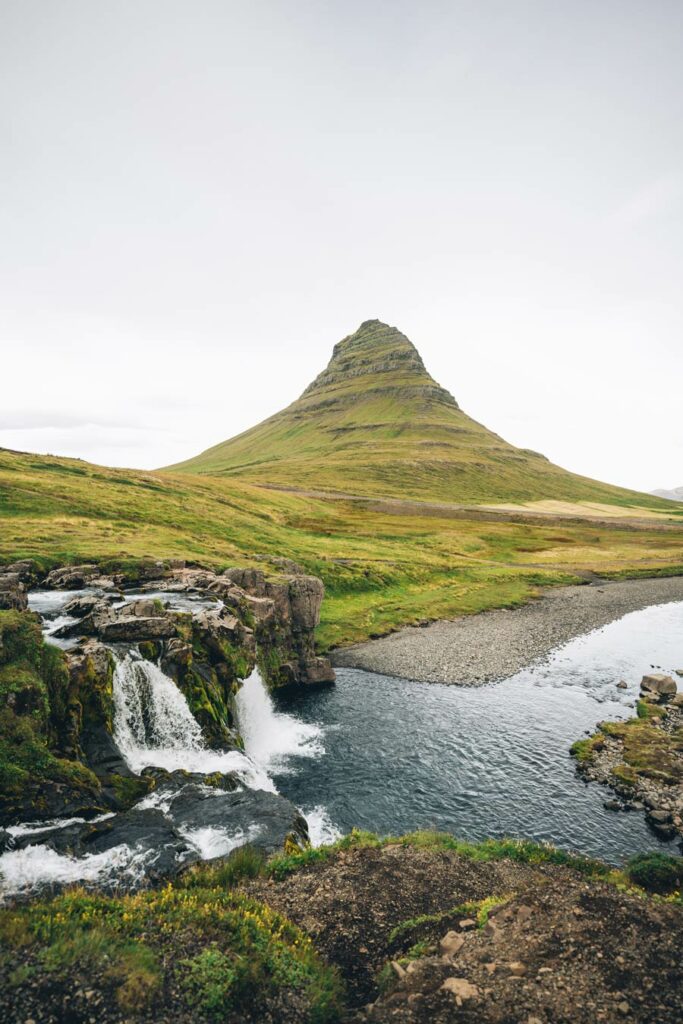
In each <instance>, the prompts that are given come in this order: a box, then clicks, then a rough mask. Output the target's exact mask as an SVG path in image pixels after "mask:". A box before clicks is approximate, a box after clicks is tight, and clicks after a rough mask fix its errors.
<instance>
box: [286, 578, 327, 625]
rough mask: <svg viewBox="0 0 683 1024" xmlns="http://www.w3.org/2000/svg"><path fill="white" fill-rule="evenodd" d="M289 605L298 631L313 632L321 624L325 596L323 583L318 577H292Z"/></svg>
mask: <svg viewBox="0 0 683 1024" xmlns="http://www.w3.org/2000/svg"><path fill="white" fill-rule="evenodd" d="M288 589H289V603H290V608H291V616H292V622H293V624H294V625H295V627H296V628H297V629H301V630H312V629H315V627H316V626H317V625H319V623H320V609H321V607H322V603H323V597H324V596H325V587H324V586H323V581H322V580H320V579H318V577H317V576H290V577H289V588H288Z"/></svg>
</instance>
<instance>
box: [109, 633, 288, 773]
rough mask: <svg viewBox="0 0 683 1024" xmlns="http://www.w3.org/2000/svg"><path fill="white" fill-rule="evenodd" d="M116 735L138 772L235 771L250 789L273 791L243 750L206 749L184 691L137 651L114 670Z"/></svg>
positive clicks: (121, 749)
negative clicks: (151, 767) (152, 768)
mask: <svg viewBox="0 0 683 1024" xmlns="http://www.w3.org/2000/svg"><path fill="white" fill-rule="evenodd" d="M114 739H115V741H116V744H117V746H118V748H119V750H120V751H121V753H122V754H123V756H124V758H125V759H126V761H127V763H128V765H129V766H130V768H131V769H132V770H133V771H134V772H141V771H142V769H143V768H146V767H147V766H149V765H155V766H157V767H159V768H165V769H166V770H167V771H170V772H172V771H176V770H177V769H184V770H185V771H190V772H201V773H202V774H206V775H208V774H211V773H212V772H223V773H227V772H236V773H237V775H238V776H239V777H240V778H241V779H242V781H243V782H244V783H245V785H247V786H249V788H250V789H265V790H269V791H270V792H271V793H274V792H275V786H274V785H273V782H272V781H271V779H270V778H269V777H268V775H267V773H266V772H265V771H264V770H263V768H262V767H261V766H259V765H258V764H256V763H254V761H252V759H251V758H249V757H247V756H245V755H244V754H243V753H241V751H239V750H231V751H228V752H227V753H225V752H222V751H216V750H208V749H207V747H206V745H205V743H204V739H203V737H202V731H201V728H200V727H199V723H198V722H197V720H196V719H195V717H194V715H193V714H192V712H191V711H190V707H189V705H188V703H187V700H186V699H185V696H184V694H183V693H182V692H181V691H180V689H179V688H178V687H177V686H176V684H175V683H174V682H173V680H172V679H170V678H169V677H168V676H167V675H165V673H164V672H162V671H161V669H160V668H159V667H158V666H157V665H154V664H152V662H151V661H146V660H145V659H144V658H141V657H140V656H139V655H137V654H134V653H132V652H131V653H129V654H126V655H125V657H120V658H119V659H118V661H117V665H116V671H115V672H114Z"/></svg>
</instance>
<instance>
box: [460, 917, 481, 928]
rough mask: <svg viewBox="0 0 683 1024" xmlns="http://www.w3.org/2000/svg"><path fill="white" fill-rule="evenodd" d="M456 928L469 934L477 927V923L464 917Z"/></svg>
mask: <svg viewBox="0 0 683 1024" xmlns="http://www.w3.org/2000/svg"><path fill="white" fill-rule="evenodd" d="M458 927H459V928H460V931H461V932H471V931H473V930H474V929H475V928H476V927H477V922H476V921H475V920H474V919H473V918H471V917H465V918H463V920H462V921H459V922H458Z"/></svg>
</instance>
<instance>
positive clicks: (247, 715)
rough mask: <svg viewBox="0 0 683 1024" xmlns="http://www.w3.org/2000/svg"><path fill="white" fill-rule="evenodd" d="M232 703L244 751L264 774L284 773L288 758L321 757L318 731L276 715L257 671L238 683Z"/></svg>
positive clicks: (315, 728)
mask: <svg viewBox="0 0 683 1024" xmlns="http://www.w3.org/2000/svg"><path fill="white" fill-rule="evenodd" d="M236 703H237V719H238V722H239V727H240V733H241V734H242V738H243V739H244V749H245V750H246V752H247V754H249V756H250V757H251V758H252V759H253V760H254V761H256V763H257V764H260V765H261V767H262V768H264V769H265V770H266V771H278V772H283V771H287V770H288V764H287V759H288V758H290V757H292V756H294V757H318V756H319V755H320V754H322V753H324V751H323V747H322V742H321V741H322V729H321V728H320V727H319V726H317V725H311V724H309V723H307V722H301V721H299V719H298V718H294V716H293V715H286V714H283V713H282V712H278V711H276V710H275V705H274V703H273V698H272V697H271V695H270V694H269V693H268V691H267V689H266V687H265V686H264V685H263V680H262V679H261V676H260V675H259V673H258V671H254V672H252V674H251V675H250V676H249V678H248V679H245V681H244V682H243V683H242V686H241V687H240V689H239V691H238V693H237V698H236Z"/></svg>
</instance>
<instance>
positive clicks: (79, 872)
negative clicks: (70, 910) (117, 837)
mask: <svg viewBox="0 0 683 1024" xmlns="http://www.w3.org/2000/svg"><path fill="white" fill-rule="evenodd" d="M157 857H158V853H157V852H156V851H154V850H149V849H147V850H140V849H138V848H136V847H131V846H127V845H126V844H125V843H122V844H121V845H120V846H114V847H112V848H111V850H105V851H104V853H87V854H86V855H85V856H84V857H70V856H68V855H66V854H61V853H57V852H56V851H55V850H51V849H50V848H49V847H48V846H28V847H27V848H26V849H25V850H10V851H9V852H7V853H3V854H2V856H0V879H1V880H2V886H1V895H0V901H1V900H2V899H5V898H7V897H8V896H14V895H16V894H18V893H22V892H23V893H26V892H31V891H33V890H35V889H37V888H39V887H41V886H44V885H50V884H55V883H58V884H59V885H70V884H72V883H74V882H91V883H94V882H101V881H103V880H104V879H106V878H109V877H111V876H112V875H116V876H118V877H120V878H121V879H125V880H126V881H127V882H134V883H137V882H140V881H141V880H142V879H143V878H144V876H145V872H146V871H147V869H148V868H149V866H150V864H152V863H153V862H154V861H155V860H156V858H157Z"/></svg>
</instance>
